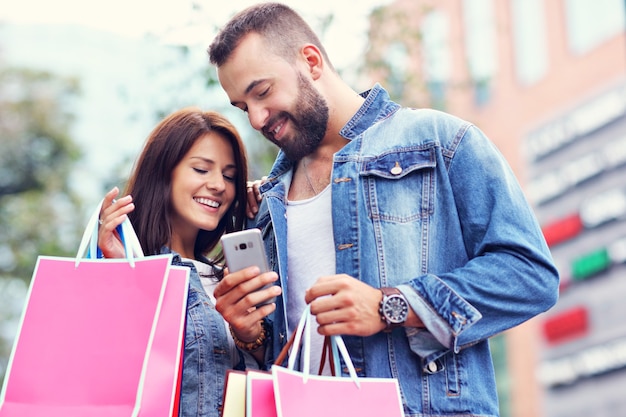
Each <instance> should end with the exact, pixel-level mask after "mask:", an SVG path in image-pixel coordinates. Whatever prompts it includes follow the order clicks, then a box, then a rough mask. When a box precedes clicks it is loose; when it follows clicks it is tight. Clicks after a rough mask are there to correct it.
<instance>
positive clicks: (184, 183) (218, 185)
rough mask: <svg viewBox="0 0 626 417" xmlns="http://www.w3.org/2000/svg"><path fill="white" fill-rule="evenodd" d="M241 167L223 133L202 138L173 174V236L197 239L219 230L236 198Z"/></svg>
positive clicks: (183, 238) (182, 238)
mask: <svg viewBox="0 0 626 417" xmlns="http://www.w3.org/2000/svg"><path fill="white" fill-rule="evenodd" d="M236 180H237V166H236V164H235V157H234V154H233V149H232V146H231V145H230V142H228V140H227V139H226V138H225V137H224V136H222V135H221V134H219V133H216V132H211V133H208V134H206V135H204V136H201V137H200V138H198V139H197V140H196V142H195V143H194V144H193V146H192V147H191V149H189V152H187V154H186V155H185V156H184V157H183V158H182V159H181V160H180V162H179V163H178V165H176V168H174V171H172V195H171V205H172V222H171V225H172V235H175V236H177V237H178V238H180V239H181V240H183V241H185V240H188V239H193V241H195V238H196V236H197V234H198V231H199V230H200V229H203V230H209V231H211V230H215V228H216V227H217V225H218V224H219V222H220V220H221V219H222V217H223V216H224V214H226V212H227V211H228V209H229V208H230V206H231V204H232V203H233V201H234V199H235V193H236V191H235V184H236Z"/></svg>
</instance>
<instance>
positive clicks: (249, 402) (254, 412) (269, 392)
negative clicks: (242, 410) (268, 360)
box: [246, 371, 276, 417]
mask: <svg viewBox="0 0 626 417" xmlns="http://www.w3.org/2000/svg"><path fill="white" fill-rule="evenodd" d="M246 417H276V401H275V399H274V383H273V379H272V374H271V373H269V372H260V371H248V372H247V374H246Z"/></svg>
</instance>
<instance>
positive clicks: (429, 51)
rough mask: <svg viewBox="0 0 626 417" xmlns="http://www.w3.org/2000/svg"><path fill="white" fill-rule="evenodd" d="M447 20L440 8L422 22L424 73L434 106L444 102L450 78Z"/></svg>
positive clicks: (440, 105) (450, 66)
mask: <svg viewBox="0 0 626 417" xmlns="http://www.w3.org/2000/svg"><path fill="white" fill-rule="evenodd" d="M449 25H450V23H449V21H448V16H446V15H445V14H444V13H443V12H441V11H440V10H435V11H432V12H430V13H429V14H428V15H426V16H425V18H424V22H423V31H422V32H423V51H424V74H425V76H426V83H427V86H428V90H429V92H430V97H431V100H432V104H433V106H434V107H438V108H441V107H443V105H444V102H445V85H446V82H447V81H448V80H449V79H450V72H451V68H452V64H451V59H450V42H449V33H450V32H449Z"/></svg>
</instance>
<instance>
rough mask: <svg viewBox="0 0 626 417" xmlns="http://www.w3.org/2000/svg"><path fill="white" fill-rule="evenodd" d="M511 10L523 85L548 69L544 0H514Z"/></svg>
mask: <svg viewBox="0 0 626 417" xmlns="http://www.w3.org/2000/svg"><path fill="white" fill-rule="evenodd" d="M582 1H586V2H588V3H595V2H590V1H589V0H582ZM600 1H603V0H600ZM511 13H512V22H513V46H514V53H515V69H516V72H517V77H518V79H519V81H520V82H521V83H522V84H523V85H530V84H533V83H535V82H537V81H539V80H540V79H541V78H542V77H543V76H544V75H545V74H546V71H547V69H548V50H547V42H546V39H547V37H546V16H545V10H544V2H543V0H511Z"/></svg>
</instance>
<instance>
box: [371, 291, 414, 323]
mask: <svg viewBox="0 0 626 417" xmlns="http://www.w3.org/2000/svg"><path fill="white" fill-rule="evenodd" d="M380 291H381V292H382V293H383V299H382V300H381V301H380V307H379V309H378V312H379V313H380V319H381V320H382V321H383V322H384V323H385V324H386V327H385V329H384V331H385V332H390V331H392V330H393V329H395V328H396V327H401V326H402V325H403V324H404V322H405V321H406V319H407V317H408V316H409V303H408V302H407V301H406V298H404V295H403V294H402V293H401V292H400V290H398V289H397V288H391V287H382V288H381V289H380Z"/></svg>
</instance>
